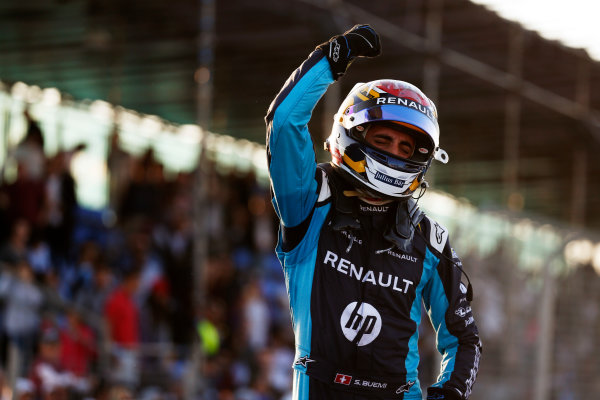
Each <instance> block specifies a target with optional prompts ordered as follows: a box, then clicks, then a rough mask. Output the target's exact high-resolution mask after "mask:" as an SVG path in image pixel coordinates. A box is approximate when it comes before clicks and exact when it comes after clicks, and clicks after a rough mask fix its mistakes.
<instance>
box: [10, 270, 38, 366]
mask: <svg viewBox="0 0 600 400" xmlns="http://www.w3.org/2000/svg"><path fill="white" fill-rule="evenodd" d="M0 298H2V300H3V302H4V304H5V311H4V328H5V330H6V335H7V337H8V339H9V342H10V343H12V344H14V345H15V346H16V347H17V349H18V350H19V363H20V365H21V367H20V368H19V371H20V372H21V373H22V372H24V371H27V370H28V369H29V367H30V364H31V361H32V358H33V355H34V351H35V345H36V343H37V335H38V330H39V327H40V320H41V318H40V317H41V310H42V305H43V302H44V297H43V293H42V291H41V290H40V289H39V288H38V287H37V285H36V284H35V282H34V275H33V270H32V269H31V266H30V265H29V263H28V262H27V261H26V260H23V261H21V262H19V263H18V264H17V266H16V270H15V271H14V273H9V274H5V275H3V276H2V279H1V281H0Z"/></svg>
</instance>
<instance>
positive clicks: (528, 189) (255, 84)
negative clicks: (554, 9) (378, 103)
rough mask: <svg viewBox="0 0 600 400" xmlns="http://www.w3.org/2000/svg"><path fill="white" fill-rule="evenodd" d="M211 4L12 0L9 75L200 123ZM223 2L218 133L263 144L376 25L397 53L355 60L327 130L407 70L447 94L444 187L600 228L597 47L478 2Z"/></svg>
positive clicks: (214, 75)
mask: <svg viewBox="0 0 600 400" xmlns="http://www.w3.org/2000/svg"><path fill="white" fill-rule="evenodd" d="M201 3H202V2H198V1H196V0H182V1H178V2H177V4H176V5H175V4H173V5H171V4H168V3H165V2H161V1H139V0H131V1H125V2H123V1H116V0H89V1H83V0H81V1H79V0H71V1H54V2H45V1H33V2H26V3H25V2H18V1H15V0H10V1H4V2H2V5H0V16H1V18H2V22H3V23H2V24H1V26H0V50H1V51H2V59H1V60H0V77H1V78H2V79H3V80H4V81H5V82H7V83H8V84H12V83H14V82H16V81H25V82H26V83H28V84H34V85H39V86H41V87H58V88H59V89H61V90H62V91H64V92H65V93H70V94H71V95H72V96H74V98H76V99H86V98H89V99H102V100H106V101H109V102H110V103H113V104H119V105H122V106H124V107H126V108H128V109H132V110H136V111H139V112H142V113H146V114H151V115H157V116H159V117H161V118H164V119H166V120H169V121H172V122H175V123H181V124H187V123H195V122H196V121H197V107H196V106H195V99H196V96H197V90H196V84H195V80H194V79H195V78H196V80H198V79H202V74H201V73H199V72H198V71H197V67H198V59H199V57H200V55H199V54H198V53H199V49H200V48H201V46H200V45H199V43H198V33H199V26H200V23H199V21H201V15H200V6H201ZM211 3H212V2H211ZM214 4H215V20H214V27H213V32H214V40H213V49H212V51H213V68H212V72H211V75H210V77H209V78H210V80H211V83H212V85H213V88H214V93H213V96H212V109H211V111H212V118H211V123H210V126H209V129H211V130H212V131H214V132H219V133H222V134H227V135H230V136H233V137H240V138H245V139H249V140H252V141H256V142H259V143H262V142H263V140H264V139H263V136H264V123H263V120H262V117H263V115H264V114H265V110H266V108H267V106H268V104H269V102H270V101H271V99H272V98H273V97H274V95H275V94H276V91H277V90H278V88H279V86H280V84H281V83H282V82H283V81H284V80H285V79H286V77H287V75H288V74H289V73H290V71H291V70H292V69H293V68H294V67H295V66H296V65H298V63H299V62H300V61H302V59H303V58H304V57H305V56H306V54H307V52H308V51H310V49H312V48H313V47H314V45H315V43H318V42H319V41H322V40H324V39H326V38H328V37H330V36H331V35H333V34H335V33H336V32H338V31H339V30H340V29H343V28H347V27H348V26H351V25H352V24H354V23H356V22H359V21H360V22H366V23H372V24H373V25H375V26H376V27H377V29H378V30H379V31H380V32H381V34H382V36H383V43H384V53H383V55H382V56H381V57H380V58H379V59H377V60H373V61H371V62H361V61H358V62H356V63H355V64H356V65H354V66H353V68H352V69H351V70H350V71H349V73H348V75H347V76H346V77H345V78H344V79H343V80H341V81H340V82H339V86H340V87H339V89H338V90H337V92H334V91H332V93H331V95H328V97H335V98H331V99H329V98H327V99H325V100H326V101H323V102H322V103H323V104H321V105H320V106H318V107H317V109H316V111H315V120H316V121H317V122H315V123H314V124H313V125H314V127H313V133H314V135H315V139H316V141H317V142H319V141H321V140H322V139H323V138H324V137H325V136H326V135H327V133H328V132H327V129H328V126H329V123H330V121H329V120H328V118H329V114H330V113H331V110H332V109H335V107H336V106H337V104H338V103H339V101H340V99H341V98H343V95H344V94H345V93H346V92H347V91H348V90H349V89H350V88H351V87H352V85H353V84H354V83H355V82H356V81H359V80H372V79H376V78H379V77H393V78H398V79H403V80H407V81H410V82H413V83H415V84H417V85H418V86H420V87H422V88H423V89H424V90H425V92H426V93H428V94H429V95H430V96H431V97H433V98H435V99H436V100H437V105H438V109H439V112H440V125H441V128H442V136H441V139H442V141H441V143H442V146H443V147H444V148H445V149H446V150H447V151H448V153H449V154H450V157H451V162H450V163H449V164H448V165H447V166H445V167H444V168H435V169H434V170H433V171H432V172H433V174H432V175H433V176H434V180H435V184H436V186H437V187H438V188H440V189H442V190H444V191H446V192H449V193H451V194H453V195H455V196H458V197H465V198H467V199H469V200H470V201H472V202H473V203H474V204H476V205H478V206H481V207H484V208H503V207H506V206H510V207H511V208H512V209H513V210H516V211H525V212H528V213H534V214H537V215H540V216H544V217H550V218H552V219H556V220H560V221H564V222H566V223H569V224H570V223H575V224H578V225H580V226H583V227H589V228H591V229H597V228H599V227H600V216H599V215H598V213H594V210H595V209H597V208H598V206H599V204H598V202H599V201H600V200H599V199H600V193H599V190H600V189H599V188H598V187H597V185H594V176H597V174H598V172H599V169H600V165H598V161H597V157H594V156H593V155H594V154H595V152H596V151H597V150H598V145H599V141H600V133H599V128H598V123H599V122H598V110H599V109H600V95H599V94H598V90H594V89H595V88H596V87H597V86H598V84H599V83H598V82H599V80H600V68H599V65H598V62H597V61H595V60H592V59H590V57H588V55H587V54H586V53H585V52H584V51H582V50H577V49H571V48H567V47H565V46H563V45H561V44H560V43H558V42H553V41H548V40H545V39H543V38H542V37H540V36H539V35H538V34H537V33H536V32H531V31H528V30H526V29H524V28H522V27H521V26H519V25H518V24H516V23H514V22H511V21H506V20H503V19H501V18H499V17H498V16H497V15H496V14H494V13H493V12H490V11H489V10H487V9H485V8H484V7H482V6H480V5H476V4H473V3H471V2H469V1H468V0H429V1H423V2H409V1H406V2H404V1H403V2H392V1H382V2H375V3H373V4H369V5H368V7H367V6H365V5H364V3H363V2H359V1H356V0H346V1H332V2H317V1H309V0H294V1H276V0H262V1H258V2H257V1H248V0H232V1H220V2H214ZM195 72H196V75H195ZM200 72H201V71H200ZM336 93H337V94H336ZM321 118H322V119H323V120H324V121H323V122H320V121H321ZM320 156H323V154H320Z"/></svg>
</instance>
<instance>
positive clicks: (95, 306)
mask: <svg viewBox="0 0 600 400" xmlns="http://www.w3.org/2000/svg"><path fill="white" fill-rule="evenodd" d="M93 268H94V270H93V276H92V281H91V283H90V285H89V287H88V288H86V289H85V290H80V291H78V292H77V294H76V296H75V300H74V303H75V304H76V306H77V307H78V308H79V309H82V310H87V311H88V312H90V313H91V314H92V315H98V316H100V315H103V314H104V304H105V302H106V299H107V298H108V296H109V295H110V294H111V293H113V291H114V289H115V284H116V283H117V279H116V277H115V276H114V274H113V270H112V268H111V267H110V266H109V265H108V264H107V261H106V257H105V256H99V258H98V260H97V262H96V264H95V265H94V267H93Z"/></svg>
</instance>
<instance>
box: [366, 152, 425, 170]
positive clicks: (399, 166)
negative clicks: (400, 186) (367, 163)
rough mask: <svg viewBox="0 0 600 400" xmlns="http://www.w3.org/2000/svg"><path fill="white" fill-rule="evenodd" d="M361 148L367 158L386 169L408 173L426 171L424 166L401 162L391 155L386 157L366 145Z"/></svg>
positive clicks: (407, 161) (411, 162)
mask: <svg viewBox="0 0 600 400" xmlns="http://www.w3.org/2000/svg"><path fill="white" fill-rule="evenodd" d="M362 147H363V149H362V150H363V152H364V153H365V155H366V156H367V157H370V158H372V159H373V160H375V161H377V162H379V163H380V164H383V165H385V166H386V167H389V168H392V169H395V170H398V171H403V172H408V173H418V172H423V171H425V170H426V169H427V165H426V164H423V163H416V162H414V161H410V160H403V159H400V158H397V157H394V156H392V155H388V154H386V153H385V152H382V151H379V150H376V149H374V148H372V147H370V146H368V145H364V146H362Z"/></svg>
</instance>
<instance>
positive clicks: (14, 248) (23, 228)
mask: <svg viewBox="0 0 600 400" xmlns="http://www.w3.org/2000/svg"><path fill="white" fill-rule="evenodd" d="M10 232H11V233H10V236H9V238H8V240H7V241H6V242H4V243H3V244H2V245H1V247H0V270H14V268H15V267H16V265H17V264H19V263H21V262H23V261H27V258H28V257H27V256H28V251H29V250H28V249H29V246H28V242H29V238H30V235H31V224H30V223H29V221H27V220H26V219H22V218H21V219H17V220H15V221H14V223H13V224H12V228H11V231H10Z"/></svg>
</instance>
